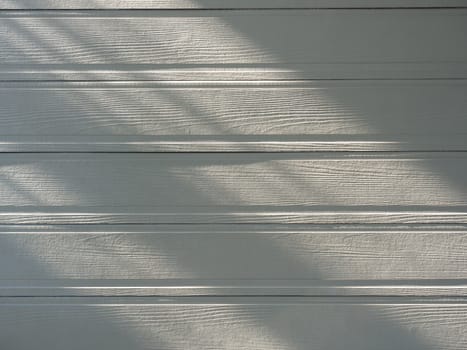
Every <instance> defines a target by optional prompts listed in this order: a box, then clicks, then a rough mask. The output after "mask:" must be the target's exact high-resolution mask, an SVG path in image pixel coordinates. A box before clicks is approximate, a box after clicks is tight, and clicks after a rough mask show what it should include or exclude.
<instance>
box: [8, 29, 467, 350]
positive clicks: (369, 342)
mask: <svg viewBox="0 0 467 350" xmlns="http://www.w3.org/2000/svg"><path fill="white" fill-rule="evenodd" d="M51 25H54V24H53V23H51ZM62 25H63V26H64V27H63V28H61V29H60V30H62V31H63V32H67V35H69V37H70V39H74V40H77V39H79V38H73V36H74V33H72V31H70V30H69V29H68V30H67V28H66V22H65V21H64V22H63V23H62ZM129 29H131V28H129ZM235 30H242V31H244V33H245V35H246V36H247V37H251V38H252V39H250V40H253V41H255V40H256V41H259V40H258V39H257V38H256V39H255V33H254V32H253V33H251V32H250V30H249V29H248V28H245V27H242V28H241V29H238V28H236V29H235ZM28 35H29V36H30V38H31V39H30V40H37V38H34V35H33V33H28ZM257 44H258V47H265V48H266V49H265V50H267V51H268V52H270V53H273V54H276V52H275V50H274V47H276V45H277V43H264V42H260V43H259V42H258V43H257ZM54 50H56V49H54ZM58 53H59V50H58ZM106 58H108V57H104V58H102V61H103V62H106ZM92 95H93V94H92V93H90V94H89V100H90V101H92V104H91V107H92V109H93V110H95V111H96V112H97V111H100V113H106V111H107V109H108V106H106V105H105V104H102V101H100V98H99V96H92ZM164 95H165V98H166V99H167V100H170V101H172V103H174V104H176V105H179V106H183V108H184V109H185V110H187V111H190V114H191V115H193V116H202V117H204V116H205V115H206V111H204V110H202V109H199V108H197V106H194V105H193V104H190V103H187V99H186V98H184V97H183V92H180V93H179V94H175V93H173V92H172V93H169V92H167V91H165V92H164ZM119 98H122V99H123V98H125V96H123V94H122V95H120V96H119ZM336 100H339V98H338V97H336ZM128 103H132V102H131V101H128ZM343 105H345V103H344V104H343ZM148 107H150V106H148ZM89 116H90V117H89V118H90V119H89V121H90V122H92V113H90V114H89ZM370 117H372V114H370ZM206 124H208V125H209V126H210V127H211V128H212V130H210V132H215V133H217V134H221V135H222V134H228V133H229V128H228V127H226V126H225V125H223V123H221V122H220V121H218V120H216V118H215V115H214V116H213V117H211V118H210V119H209V123H206ZM111 130H112V129H111ZM127 132H133V133H138V132H140V130H139V129H137V128H134V129H132V130H127ZM227 162H228V161H227ZM44 171H45V169H44ZM47 171H51V169H49V170H47ZM271 171H273V172H279V173H283V174H287V169H286V168H284V169H281V168H279V167H276V168H273V169H271ZM166 176H167V179H169V180H168V182H167V183H168V184H170V186H173V187H178V188H181V192H183V193H184V196H187V195H188V194H189V197H190V198H193V200H194V201H198V200H199V201H201V202H204V203H212V204H213V205H216V201H215V200H214V199H213V198H210V197H206V195H205V193H203V191H201V190H199V189H196V188H193V187H192V186H190V183H189V178H187V179H182V180H180V179H179V178H176V177H174V176H173V174H172V173H170V172H167V174H166ZM449 176H452V174H451V175H448V177H449ZM52 178H53V175H52ZM183 180H184V181H183ZM456 182H457V183H460V184H461V185H464V182H463V179H460V178H457V177H456ZM135 183H138V180H137V179H136V180H135ZM139 185H140V186H141V185H142V186H144V185H145V184H144V183H143V179H140V183H139ZM146 185H148V186H150V184H146ZM306 185H309V184H301V185H300V186H299V187H298V188H299V189H300V188H302V187H303V186H306ZM8 186H12V185H8ZM63 186H64V188H67V191H69V192H76V193H77V192H79V189H80V186H82V183H81V182H80V183H76V184H63ZM94 190H95V191H97V190H98V189H97V188H96V189H93V188H91V190H90V192H89V193H87V194H85V196H86V195H87V196H91V197H92V194H91V193H92V192H93V191H94ZM219 190H221V189H220V187H219ZM314 190H315V189H314ZM223 191H224V194H225V195H229V196H235V192H232V191H231V190H230V191H229V190H228V189H224V190H223ZM316 191H319V189H316ZM20 192H22V193H23V192H24V193H27V192H28V191H27V190H25V189H20ZM32 192H33V191H32ZM96 193H97V192H96ZM29 196H30V198H33V196H34V193H32V194H29ZM321 196H324V194H321ZM30 200H31V199H30ZM32 200H34V199H32ZM149 200H150V199H148V201H149ZM172 200H173V198H172ZM179 200H183V196H181V197H180V199H179ZM37 203H41V199H40V198H39V199H37ZM146 243H147V242H144V241H143V242H138V243H137V244H141V245H143V246H144V245H145V244H146ZM265 246H267V247H268V249H270V250H271V251H273V252H274V254H276V255H277V257H278V261H280V262H281V264H284V266H287V267H289V268H290V269H291V270H294V271H304V272H308V273H309V274H310V276H312V278H314V279H325V278H326V276H323V275H322V274H321V273H320V271H318V270H316V269H314V268H313V267H310V266H305V265H303V264H302V263H300V262H298V261H296V260H295V257H291V256H289V254H288V253H287V251H284V250H283V249H281V248H280V247H277V246H275V245H274V243H273V242H270V241H269V240H268V239H264V238H261V239H259V240H258V242H257V247H265ZM10 248H11V249H12V250H14V249H17V246H16V245H15V242H14V240H13V242H12V244H11V247H9V248H8V249H10ZM107 248H108V249H109V250H111V251H112V249H113V247H107ZM117 249H118V248H117ZM165 249H166V250H173V251H174V254H177V251H178V249H179V247H176V246H175V247H173V246H170V244H168V245H167V246H164V247H162V248H159V247H158V249H157V250H165ZM30 258H31V257H30ZM177 262H178V263H180V264H182V265H187V266H191V267H192V269H193V274H194V276H196V272H197V271H209V268H210V267H209V266H206V264H203V263H202V261H199V260H196V259H195V260H193V258H192V257H188V258H187V256H186V255H182V256H180V257H179V258H178V259H177ZM30 263H31V264H36V265H37V264H38V263H37V261H35V260H31V262H30ZM39 265H40V264H39ZM46 265H47V264H46ZM124 265H125V264H124ZM42 268H43V269H44V271H43V274H44V275H48V274H49V273H48V272H47V271H48V268H47V266H43V267H42ZM40 269H41V267H38V270H40ZM204 269H206V270H204ZM36 272H37V271H36ZM49 277H54V276H53V275H50V276H49ZM72 309H73V308H72ZM84 309H85V310H86V311H85V312H84V314H86V313H87V314H90V313H94V312H96V310H95V309H94V308H92V307H89V306H88V307H84V308H81V310H84ZM249 309H250V308H249V307H244V306H240V307H236V308H234V307H233V308H232V309H231V310H233V311H234V312H238V314H239V315H241V316H242V317H244V318H245V319H247V320H248V318H249V317H250V318H252V320H249V321H248V322H246V325H247V326H248V327H257V328H258V329H264V328H266V329H269V332H268V334H279V336H278V338H279V339H278V340H277V342H278V344H275V345H279V346H281V347H282V348H290V349H294V348H296V349H301V348H303V349H305V348H307V344H306V343H301V342H300V340H297V337H299V336H300V334H306V333H308V334H310V337H313V338H316V339H321V343H320V346H321V347H322V348H326V347H328V348H334V349H341V348H342V349H343V348H344V345H345V346H346V348H360V349H374V348H375V347H377V348H380V349H384V348H388V349H389V346H391V347H390V348H391V349H392V348H394V346H397V347H400V348H402V349H404V348H406V349H429V348H430V347H431V345H430V344H426V343H424V342H423V340H420V339H418V338H417V337H414V336H413V335H412V334H411V333H410V332H407V330H405V329H404V328H403V327H400V326H398V325H397V322H395V321H390V320H388V319H385V320H383V321H382V322H381V323H376V324H375V323H374V319H375V318H377V317H375V316H374V315H375V314H377V313H378V311H377V310H376V311H375V310H374V308H372V307H365V306H363V305H361V307H360V308H359V309H352V310H351V312H348V313H345V312H343V311H342V309H341V308H339V306H332V307H324V310H323V317H325V318H324V319H323V323H322V324H321V325H320V326H314V325H311V326H310V325H309V324H307V320H308V319H307V315H306V313H304V312H300V310H298V309H297V313H296V318H295V319H293V320H291V321H293V322H294V325H295V324H296V325H297V327H296V328H295V330H294V331H292V328H288V330H284V327H282V324H281V323H278V322H277V320H278V319H280V317H281V315H280V310H278V312H277V313H275V312H270V313H268V314H267V317H265V318H262V319H255V314H254V313H251V311H250V310H249ZM200 310H201V309H199V310H198V311H200ZM15 312H16V311H15ZM79 315H80V314H79V313H78V317H77V318H76V319H74V320H73V321H72V323H67V324H69V325H71V326H72V327H70V329H69V333H68V334H67V337H71V339H80V341H79V342H77V343H75V344H78V345H84V346H86V345H87V346H93V347H95V346H96V344H93V343H92V341H91V340H92V339H94V337H93V336H92V335H93V334H97V333H95V332H96V330H99V329H102V330H103V331H104V333H103V334H104V335H105V334H107V337H104V336H103V337H100V338H99V339H106V340H105V341H104V343H103V344H97V345H99V346H112V347H115V348H116V349H127V348H135V349H138V348H141V349H143V348H161V349H162V348H164V349H170V348H175V347H176V346H179V347H180V346H181V344H183V339H181V338H183V337H187V336H188V337H190V336H191V337H193V338H194V337H195V336H196V335H197V334H198V333H199V330H196V328H194V329H193V332H192V333H190V332H188V333H186V334H178V335H177V334H174V333H170V332H165V335H166V336H167V337H168V338H167V339H164V340H157V341H156V340H155V339H154V338H153V337H148V338H146V340H145V341H146V342H147V343H145V344H141V343H139V342H138V341H137V339H133V338H135V335H134V334H132V333H131V331H125V330H123V328H124V327H123V326H126V324H124V325H123V326H122V325H121V324H119V318H120V317H122V315H119V313H118V311H116V312H115V314H114V315H110V316H108V315H104V314H99V312H97V314H96V316H95V319H96V321H95V322H94V323H92V324H84V323H85V320H87V318H86V317H85V318H83V319H81V318H80V317H79ZM63 317H66V315H65V314H63V315H60V314H58V316H57V315H55V321H54V322H55V325H56V326H57V327H58V328H60V323H61V322H63ZM123 317H128V315H123ZM326 317H327V318H326ZM39 319H40V318H39ZM356 319H357V320H359V324H358V326H357V325H356V323H355V320H356ZM33 320H34V319H33ZM139 320H140V319H139ZM67 322H70V321H69V320H68V319H67ZM134 322H138V319H137V320H135V321H134ZM350 325H352V326H350ZM23 326H24V327H23ZM47 327H49V325H48V326H47ZM72 328H73V329H72ZM6 329H7V332H8V333H10V334H11V335H12V336H11V342H9V343H7V345H9V346H10V347H13V346H15V347H16V348H21V347H22V346H23V347H25V346H26V345H24V344H21V340H19V341H18V339H21V338H20V336H21V334H24V331H25V330H26V331H28V333H29V332H31V333H30V334H38V333H39V330H43V329H42V328H41V327H38V326H37V324H36V323H34V322H32V321H31V323H25V324H22V327H17V328H14V327H13V326H7V328H6ZM47 329H49V328H46V330H47ZM326 329H327V330H328V331H327V332H326V331H325V330H326ZM330 330H332V331H330ZM20 331H21V334H20ZM82 333H85V334H90V335H91V336H90V337H88V338H87V339H82V336H81V334H82ZM161 333H162V334H163V333H164V332H163V331H161ZM241 335H242V334H241V333H240V334H237V336H238V337H240V338H239V339H241ZM177 337H181V338H178V339H177ZM171 338H172V339H171ZM339 338H342V339H344V338H345V339H346V342H347V343H346V344H343V343H342V340H339ZM65 339H66V338H61V342H62V344H64V343H63V342H65V341H66V340H65ZM96 339H97V336H96ZM158 339H159V338H158ZM48 341H49V343H48V345H49V346H50V347H51V348H54V347H55V348H56V347H57V343H56V342H55V341H52V340H50V339H49V340H48ZM87 341H89V343H86V342H87ZM171 341H173V342H174V344H175V345H174V344H171ZM239 343H241V342H240V341H239ZM45 344H47V343H45ZM201 344H203V345H205V346H206V347H205V348H209V346H212V344H213V341H212V340H210V339H207V338H206V339H204V340H203V339H202V340H201ZM12 345H13V346H12ZM78 345H74V346H75V348H79V347H78ZM185 345H186V344H185ZM235 345H236V344H235V341H234V342H233V343H230V346H231V347H235ZM237 345H238V343H237ZM270 345H271V347H272V346H274V343H270ZM237 348H238V346H237Z"/></svg>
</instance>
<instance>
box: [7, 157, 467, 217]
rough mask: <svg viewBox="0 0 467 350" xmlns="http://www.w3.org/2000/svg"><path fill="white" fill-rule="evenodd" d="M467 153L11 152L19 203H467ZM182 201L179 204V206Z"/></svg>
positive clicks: (10, 173)
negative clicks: (466, 191)
mask: <svg viewBox="0 0 467 350" xmlns="http://www.w3.org/2000/svg"><path fill="white" fill-rule="evenodd" d="M466 172H467V159H466V155H465V154H464V153H448V152H444V153H405V154H384V153H383V154H374V155H368V154H361V153H360V154H359V153H355V154H345V153H340V154H339V153H331V154H328V153H316V154H312V153H308V154H297V153H280V154H230V155H224V154H180V155H178V156H177V157H175V156H173V155H172V154H157V153H154V154H37V155H34V154H3V155H1V156H0V176H1V184H0V198H1V201H2V211H4V210H5V209H7V208H9V207H28V206H35V207H44V208H47V207H65V208H66V207H89V208H92V207H105V206H108V207H110V208H122V207H132V206H133V207H140V208H141V209H143V208H144V207H163V208H179V207H185V208H189V207H192V208H193V209H196V208H201V207H207V208H209V207H212V208H215V207H223V206H224V207H228V206H238V207H242V208H245V210H252V209H253V208H254V206H263V207H264V208H271V209H274V208H276V209H277V208H287V207H290V208H293V207H294V206H300V207H313V206H318V207H319V206H322V207H328V208H330V209H331V210H332V208H334V207H336V208H339V207H340V206H343V207H347V206H374V207H375V208H376V207H378V206H387V207H388V208H390V207H391V206H398V205H399V206H415V207H416V206H422V207H423V206H425V207H436V206H446V207H453V208H455V207H456V206H466V205H467V194H466V193H465V186H466V182H465V181H466V180H465V179H466V178H467V177H466ZM175 210H176V209H175Z"/></svg>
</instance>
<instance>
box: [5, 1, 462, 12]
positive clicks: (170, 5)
mask: <svg viewBox="0 0 467 350" xmlns="http://www.w3.org/2000/svg"><path fill="white" fill-rule="evenodd" d="M465 6H467V3H466V2H465V0H378V1H374V0H373V1H372V0H236V1H235V2H234V1H229V0H106V1H95V0H71V1H70V0H68V1H67V0H21V1H19V0H16V1H13V0H1V1H0V9H2V10H4V9H26V10H28V9H221V8H222V9H224V8H225V9H239V8H240V9H241V8H246V9H248V8H252V9H263V8H364V7H368V8H380V7H381V8H387V7H389V8H393V7H396V8H400V7H402V8H418V7H465Z"/></svg>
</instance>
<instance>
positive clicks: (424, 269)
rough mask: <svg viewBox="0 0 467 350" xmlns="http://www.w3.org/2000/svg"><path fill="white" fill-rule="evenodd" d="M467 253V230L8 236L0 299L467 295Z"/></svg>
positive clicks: (49, 229)
mask: <svg viewBox="0 0 467 350" xmlns="http://www.w3.org/2000/svg"><path fill="white" fill-rule="evenodd" d="M466 251H467V228H466V227H465V226H435V225H434V226H431V227H425V226H409V227H407V226H403V227H394V226H382V227H374V226H364V225H363V226H354V227H352V226H345V227H344V226H339V227H328V226H290V227H284V226H274V225H268V226H264V225H263V226H251V225H241V226H232V225H195V226H193V225H169V226H161V225H157V226H146V225H136V226H122V225H118V226H109V225H105V226H102V225H99V226H89V225H87V226H43V227H40V226H31V227H29V226H19V227H18V226H0V296H5V295H10V296H12V295H16V296H19V295H23V296H24V295H53V296H60V295H62V296H63V295H212V294H217V295H232V294H237V295H238V294H245V295H246V294H251V295H262V294H276V295H277V294H282V295H284V294H285V295H287V294H288V295H290V294H291V295H443V296H446V295H467V293H466V291H467V288H466V286H465V283H464V282H465V280H467V253H466ZM267 281H269V282H267Z"/></svg>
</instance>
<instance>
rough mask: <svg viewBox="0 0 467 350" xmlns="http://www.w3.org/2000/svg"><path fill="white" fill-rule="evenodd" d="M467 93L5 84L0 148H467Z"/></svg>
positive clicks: (289, 85) (390, 87)
mask: <svg viewBox="0 0 467 350" xmlns="http://www.w3.org/2000/svg"><path fill="white" fill-rule="evenodd" d="M466 95H467V83H466V82H465V81H449V80H434V81H370V82H369V81H345V82H343V81H340V82H338V81H313V82H299V81H296V82H269V83H268V82H250V83H247V82H245V83H238V82H237V83H236V82H230V83H214V82H204V83H180V82H171V83H141V82H133V83H110V82H109V83H102V82H101V83H71V82H67V83H50V82H49V83H45V82H42V83H39V82H36V83H3V84H0V150H1V151H8V152H11V151H34V152H40V151H59V152H65V151H105V152H122V151H162V152H163V151H169V152H173V151H184V152H186V151H201V152H203V151H214V152H225V151H246V152H248V151H252V152H256V151H268V150H269V151H342V150H346V151H348V150H357V151H362V150H368V151H393V150H394V151H401V150H405V151H418V150H444V151H447V150H467V119H466V118H465V111H466V110H467V100H466V99H465V96H466ZM11 135H14V136H11Z"/></svg>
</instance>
